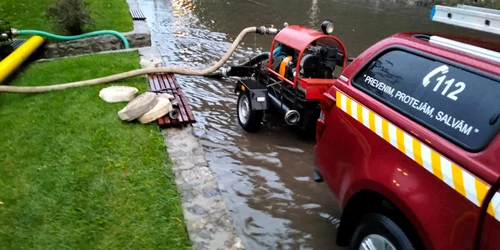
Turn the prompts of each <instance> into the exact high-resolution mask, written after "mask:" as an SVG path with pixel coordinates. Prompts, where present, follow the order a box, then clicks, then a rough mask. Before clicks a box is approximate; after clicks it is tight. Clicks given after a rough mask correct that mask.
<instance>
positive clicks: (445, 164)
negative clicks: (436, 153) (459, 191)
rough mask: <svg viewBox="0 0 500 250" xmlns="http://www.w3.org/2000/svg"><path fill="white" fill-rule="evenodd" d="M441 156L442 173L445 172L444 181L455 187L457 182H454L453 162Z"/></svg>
mask: <svg viewBox="0 0 500 250" xmlns="http://www.w3.org/2000/svg"><path fill="white" fill-rule="evenodd" d="M439 158H441V173H442V174H443V181H444V182H446V184H448V186H450V187H452V188H455V183H454V182H453V172H452V171H451V162H450V161H449V160H448V159H446V158H444V157H439Z"/></svg>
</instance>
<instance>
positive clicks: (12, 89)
mask: <svg viewBox="0 0 500 250" xmlns="http://www.w3.org/2000/svg"><path fill="white" fill-rule="evenodd" d="M278 32H279V29H277V28H266V27H263V26H262V27H248V28H246V29H243V30H242V31H241V32H240V34H239V35H238V37H236V39H235V40H234V42H233V44H232V45H231V48H229V50H228V51H227V52H226V54H224V56H223V57H222V58H221V59H220V60H219V61H218V62H217V63H216V64H214V65H212V66H211V67H209V68H206V69H201V70H199V69H186V68H172V67H158V68H145V69H136V70H131V71H128V72H123V73H119V74H115V75H110V76H105V77H101V78H96V79H91V80H85V81H78V82H71V83H64V84H56V85H49V86H34V87H27V86H24V87H21V86H4V85H0V92H7V93H44V92H50V91H56V90H64V89H68V88H75V87H81V86H89V85H97V84H103V83H110V82H114V81H118V80H122V79H125V78H130V77H135V76H139V75H145V74H152V73H173V74H181V75H191V76H204V75H207V74H210V73H212V72H214V71H216V70H217V69H219V68H220V67H222V65H224V63H226V61H227V60H228V59H229V57H231V55H232V54H233V53H234V51H235V50H236V48H237V47H238V44H240V43H241V41H242V40H243V38H244V37H245V36H246V35H247V34H248V33H258V34H277V33H278Z"/></svg>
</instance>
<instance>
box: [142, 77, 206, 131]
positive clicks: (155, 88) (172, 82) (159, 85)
mask: <svg viewBox="0 0 500 250" xmlns="http://www.w3.org/2000/svg"><path fill="white" fill-rule="evenodd" d="M148 80H149V90H150V91H152V92H157V93H168V94H171V95H173V96H174V97H175V98H176V99H178V100H179V101H180V102H179V118H178V119H171V118H170V117H168V116H164V117H162V118H160V119H158V124H159V125H160V127H161V128H170V127H182V126H186V125H188V124H191V123H195V122H196V119H195V118H194V115H193V111H191V108H190V107H189V103H188V101H187V99H186V97H185V96H184V92H182V89H181V88H180V86H179V84H178V82H177V79H176V78H175V76H174V75H173V74H160V73H159V74H148Z"/></svg>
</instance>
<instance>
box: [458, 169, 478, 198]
mask: <svg viewBox="0 0 500 250" xmlns="http://www.w3.org/2000/svg"><path fill="white" fill-rule="evenodd" d="M462 178H463V180H464V188H465V194H466V195H467V199H469V200H470V201H472V202H473V203H474V204H476V206H479V201H478V199H477V192H476V181H475V178H474V177H473V176H472V175H470V174H469V173H467V172H466V171H462Z"/></svg>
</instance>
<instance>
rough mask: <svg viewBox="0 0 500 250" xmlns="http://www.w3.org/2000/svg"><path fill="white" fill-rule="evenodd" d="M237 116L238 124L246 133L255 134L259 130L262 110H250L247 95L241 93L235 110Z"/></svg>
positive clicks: (250, 104)
mask: <svg viewBox="0 0 500 250" xmlns="http://www.w3.org/2000/svg"><path fill="white" fill-rule="evenodd" d="M236 112H237V114H238V123H239V124H240V126H241V127H242V128H243V129H245V131H247V132H256V131H258V130H259V129H260V125H261V122H262V117H263V116H264V111H263V110H252V103H251V102H250V97H249V94H248V93H246V92H245V91H241V92H240V95H239V96H238V104H237V108H236Z"/></svg>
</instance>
